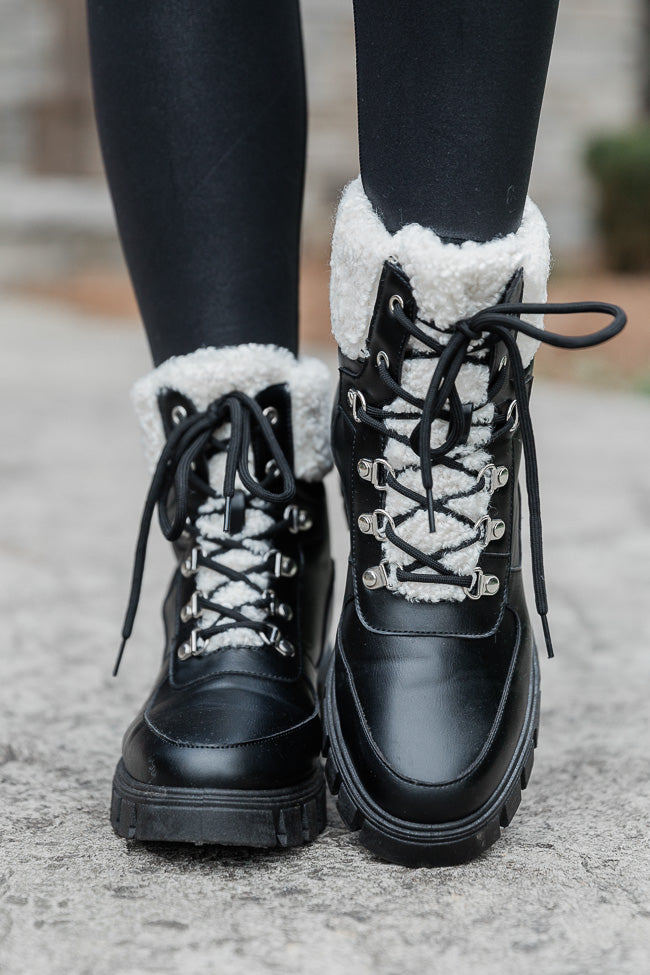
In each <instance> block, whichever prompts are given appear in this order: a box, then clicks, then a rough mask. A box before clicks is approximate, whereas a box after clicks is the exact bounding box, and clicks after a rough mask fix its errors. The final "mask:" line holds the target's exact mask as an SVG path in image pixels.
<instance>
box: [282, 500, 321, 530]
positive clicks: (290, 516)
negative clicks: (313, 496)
mask: <svg viewBox="0 0 650 975" xmlns="http://www.w3.org/2000/svg"><path fill="white" fill-rule="evenodd" d="M283 518H285V519H286V520H287V521H288V522H289V531H290V532H291V534H292V535H297V534H298V532H308V531H309V529H310V528H313V526H314V519H313V518H312V515H311V512H310V511H308V510H307V508H300V507H298V505H297V504H290V505H287V507H286V508H285V509H284V515H283Z"/></svg>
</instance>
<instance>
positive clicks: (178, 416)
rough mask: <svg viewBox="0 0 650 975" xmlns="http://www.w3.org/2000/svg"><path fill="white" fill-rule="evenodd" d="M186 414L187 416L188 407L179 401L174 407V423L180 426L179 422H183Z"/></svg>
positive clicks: (172, 413)
mask: <svg viewBox="0 0 650 975" xmlns="http://www.w3.org/2000/svg"><path fill="white" fill-rule="evenodd" d="M186 416H187V409H186V408H185V407H184V406H183V405H182V404H181V403H177V404H176V406H173V407H172V411H171V418H172V423H173V424H174V425H175V426H178V424H179V423H181V422H182V421H183V420H184V419H185V417H186Z"/></svg>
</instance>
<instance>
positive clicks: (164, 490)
mask: <svg viewBox="0 0 650 975" xmlns="http://www.w3.org/2000/svg"><path fill="white" fill-rule="evenodd" d="M226 424H229V425H230V435H229V436H228V437H227V438H224V439H219V438H218V437H217V436H216V431H218V430H219V429H220V428H222V427H224V426H225V425H226ZM253 424H255V426H256V428H257V432H258V434H259V435H260V436H261V438H262V440H263V441H264V443H265V444H266V447H267V448H268V451H269V454H270V456H271V458H272V465H271V469H270V470H269V472H268V474H267V475H266V476H265V477H264V478H263V480H262V481H258V480H257V479H256V478H255V477H254V476H253V474H252V473H251V471H250V466H249V458H250V452H251V450H250V448H251V430H252V426H253ZM215 452H225V454H226V469H225V474H224V483H223V489H222V492H221V495H222V496H223V499H224V505H223V516H224V531H225V532H226V533H228V532H230V531H231V516H232V500H233V498H234V496H235V479H236V476H237V475H239V478H240V480H241V483H242V485H243V486H244V488H245V489H246V490H247V491H248V492H249V494H250V495H251V497H252V498H256V499H258V500H259V502H261V504H262V505H263V506H269V505H277V504H280V503H282V502H285V501H289V500H290V499H291V498H292V497H293V495H294V493H295V480H294V477H293V473H292V471H291V467H290V466H289V463H288V461H287V459H286V457H285V456H284V452H283V451H282V448H281V447H280V445H279V443H278V441H277V438H276V436H275V433H274V431H273V427H272V425H271V421H270V419H269V418H268V417H267V416H266V415H265V413H264V411H263V409H262V407H261V406H260V405H259V403H258V402H257V401H256V400H254V399H252V398H251V397H250V396H248V395H246V393H242V392H237V391H234V392H232V393H229V394H228V395H226V396H222V397H221V398H220V399H218V400H215V402H214V403H212V404H211V405H210V406H209V407H208V409H207V410H205V412H202V413H191V414H190V415H189V416H187V417H185V418H184V419H182V420H181V421H180V423H179V424H178V425H177V426H176V427H174V429H173V430H172V431H171V433H170V434H169V438H168V439H167V442H166V444H165V446H164V447H163V450H162V453H161V455H160V457H159V459H158V463H157V465H156V469H155V471H154V474H153V478H152V480H151V486H150V488H149V492H148V494H147V498H146V501H145V505H144V510H143V512H142V520H141V522H140V531H139V534H138V542H137V545H136V550H135V557H134V562H133V574H132V579H131V591H130V594H129V601H128V605H127V610H126V615H125V618H124V625H123V627H122V642H121V644H120V648H119V651H118V655H117V660H116V662H115V667H114V670H113V675H114V676H115V675H116V674H117V672H118V669H119V666H120V662H121V660H122V655H123V653H124V648H125V646H126V642H127V640H128V639H129V637H130V636H131V632H132V630H133V624H134V622H135V617H136V613H137V610H138V603H139V600H140V592H141V589H142V578H143V574H144V566H145V560H146V554H147V542H148V539H149V533H150V530H151V522H152V519H153V514H154V511H155V508H156V506H158V519H159V521H160V528H161V530H162V533H163V535H164V536H165V538H167V539H168V540H169V541H170V542H173V541H175V540H176V539H178V538H180V536H181V534H182V533H183V532H184V531H187V532H188V533H189V534H190V535H194V536H196V535H197V534H198V532H197V530H196V526H194V525H193V524H192V523H191V519H188V513H189V502H190V494H191V492H192V491H198V492H199V493H200V494H201V495H202V496H205V497H212V498H218V497H220V494H219V493H218V492H217V491H215V490H214V488H213V487H212V486H211V485H210V484H208V483H206V482H205V481H204V480H203V479H202V478H201V477H200V475H199V473H198V471H197V461H198V460H199V458H205V457H206V456H210V455H212V454H214V453H215ZM278 480H279V482H280V484H279V489H278V490H271V487H270V485H271V484H273V483H274V482H277V481H278ZM171 501H173V515H172V517H171V518H170V516H169V510H170V502H171ZM285 527H286V522H284V521H281V522H278V523H277V524H275V525H274V526H273V527H272V528H270V529H268V530H267V531H266V532H264V533H263V534H261V535H257V536H254V537H256V538H262V537H265V538H270V537H272V535H273V534H275V533H276V532H279V531H281V530H284V528H285ZM240 544H241V543H240V542H239V541H238V540H235V539H232V541H231V540H229V539H227V538H226V539H219V540H218V543H217V545H216V546H215V547H216V548H217V549H218V550H219V549H220V550H221V551H226V550H227V549H228V548H234V547H239V545H240ZM214 554H217V553H214ZM214 554H213V555H212V556H207V555H205V554H204V555H201V557H200V559H199V564H201V565H204V566H205V567H206V568H211V569H214V571H216V572H218V573H220V574H221V575H223V576H225V577H226V578H227V579H230V580H231V581H236V580H241V581H245V582H246V583H247V584H249V585H251V582H250V580H249V579H248V578H247V576H246V575H244V574H243V573H240V572H237V571H236V570H235V569H233V568H232V567H230V566H226V565H224V564H223V563H219V562H218V561H216V559H215V558H214ZM256 568H259V569H260V570H264V571H267V570H268V565H267V564H266V562H264V563H263V564H261V565H260V566H259V567H256ZM248 571H249V572H252V571H253V570H248ZM252 588H258V587H255V586H253V587H252ZM260 592H262V591H261V590H260ZM264 602H265V599H264V598H262V599H261V600H260V603H259V605H260V606H261V605H263V604H264ZM201 605H202V607H203V608H208V609H210V610H213V611H214V612H215V613H218V614H219V615H221V616H227V617H228V618H229V622H227V623H226V624H221V625H216V626H213V627H211V628H210V629H209V630H206V631H205V633H204V634H203V636H204V637H205V638H208V637H209V636H211V635H214V634H215V633H218V632H222V631H223V630H225V629H228V628H233V627H236V626H240V627H241V626H245V627H246V629H252V630H256V631H259V632H261V631H263V630H264V629H265V628H268V624H265V623H263V622H261V621H258V620H251V619H249V618H248V617H247V616H245V615H244V614H243V613H241V612H239V611H238V610H236V609H233V608H231V607H225V606H222V605H219V604H216V603H212V602H211V601H209V600H207V599H202V600H201Z"/></svg>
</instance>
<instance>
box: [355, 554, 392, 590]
mask: <svg viewBox="0 0 650 975" xmlns="http://www.w3.org/2000/svg"><path fill="white" fill-rule="evenodd" d="M389 570H390V563H389V562H388V560H387V559H383V560H382V561H381V562H380V563H379V565H373V566H371V567H370V568H369V569H366V570H365V572H364V573H363V575H362V576H361V581H362V582H363V584H364V586H365V587H366V589H388V590H390V591H392V590H394V589H395V588H396V587H395V586H394V585H392V584H391V582H390V578H389V575H388V573H389Z"/></svg>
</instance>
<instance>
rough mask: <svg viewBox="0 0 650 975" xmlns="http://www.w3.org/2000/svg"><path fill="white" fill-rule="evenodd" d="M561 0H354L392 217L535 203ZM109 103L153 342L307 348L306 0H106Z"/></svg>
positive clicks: (99, 28) (363, 111)
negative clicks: (302, 267)
mask: <svg viewBox="0 0 650 975" xmlns="http://www.w3.org/2000/svg"><path fill="white" fill-rule="evenodd" d="M557 3H558V0H534V2H533V0H529V2H527V3H526V2H522V0H404V2H399V0H354V14H355V28H356V44H357V78H358V98H359V149H360V157H361V175H362V179H363V184H364V187H365V190H366V193H367V194H368V196H369V198H370V200H371V201H372V203H373V205H374V207H375V208H376V209H377V211H378V212H379V213H380V214H381V216H382V218H383V220H384V222H385V224H386V226H387V227H388V228H389V229H390V230H391V231H395V230H397V229H399V227H400V226H403V225H404V224H405V223H409V222H414V221H415V222H417V223H421V224H424V225H426V226H429V227H432V228H433V229H434V230H435V231H436V232H437V233H439V234H440V235H442V236H444V237H445V238H448V239H450V240H457V241H462V240H467V239H472V240H489V239H491V238H492V237H495V236H498V235H503V234H507V233H510V232H511V231H513V230H516V229H517V227H518V226H519V223H520V221H521V215H522V211H523V205H524V200H525V196H526V190H527V187H528V180H529V176H530V168H531V165H532V158H533V150H534V145H535V136H536V132H537V125H538V120H539V112H540V107H541V102H542V95H543V90H544V83H545V79H546V71H547V67H548V60H549V57H550V51H551V44H552V39H553V30H554V25H555V17H556V13H557ZM88 11H89V28H90V42H91V55H92V68H93V84H94V92H95V106H96V113H97V122H98V127H99V134H100V139H101V144H102V150H103V154H104V161H105V165H106V172H107V175H108V180H109V184H110V188H111V192H112V195H113V200H114V204H115V210H116V215H117V222H118V227H119V231H120V236H121V240H122V244H123V247H124V252H125V255H126V260H127V263H128V266H129V271H130V274H131V278H132V280H133V284H134V287H135V292H136V295H137V298H138V303H139V305H140V310H141V313H142V317H143V320H144V324H145V328H146V330H147V335H148V338H149V343H150V346H151V350H152V354H153V358H154V361H155V362H156V363H160V362H162V361H163V360H164V359H167V358H168V357H169V356H171V355H182V354H184V353H187V352H191V351H193V350H194V349H196V348H198V347H200V346H210V345H211V346H215V345H216V346H220V345H231V344H236V343H240V342H269V343H275V344H277V345H282V346H285V347H288V348H290V349H292V350H293V351H296V348H297V341H298V337H297V336H298V329H297V321H298V252H299V234H300V215H301V205H302V192H303V181H304V150H305V128H306V121H305V115H306V113H305V84H304V70H303V60H302V39H301V30H300V14H299V8H298V0H273V2H269V0H137V2H134V0H88Z"/></svg>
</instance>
